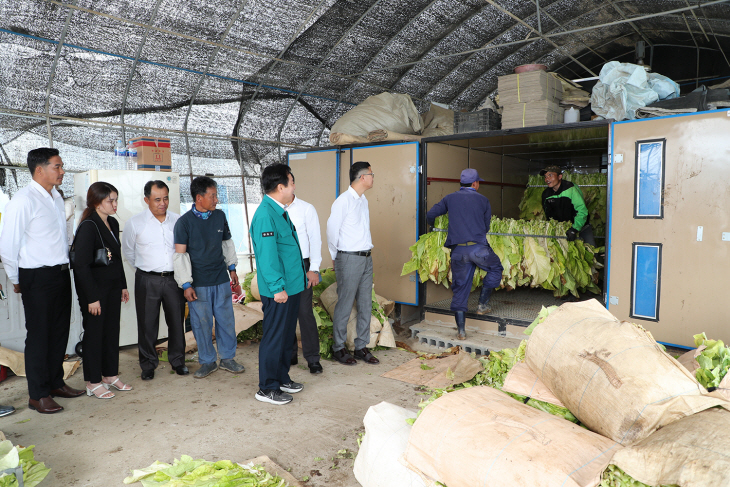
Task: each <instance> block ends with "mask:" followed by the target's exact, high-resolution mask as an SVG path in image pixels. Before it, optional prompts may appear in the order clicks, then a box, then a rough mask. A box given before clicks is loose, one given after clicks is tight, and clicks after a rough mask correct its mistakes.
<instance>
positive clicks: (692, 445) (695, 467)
mask: <svg viewBox="0 0 730 487" xmlns="http://www.w3.org/2000/svg"><path fill="white" fill-rule="evenodd" d="M729 433H730V412H728V411H725V410H723V409H710V410H708V411H703V412H701V413H697V414H694V415H692V416H689V417H687V418H684V419H680V420H679V421H676V422H674V423H672V424H670V425H668V426H665V427H664V428H662V429H660V430H659V431H657V432H655V433H652V434H651V435H649V436H647V437H646V438H644V439H643V440H641V441H640V442H638V443H636V444H634V445H632V446H630V447H627V448H624V449H622V450H620V451H619V452H617V453H616V455H615V456H614V457H613V459H612V460H611V463H613V464H615V465H617V466H618V467H619V468H621V469H622V470H624V471H625V472H626V473H628V474H629V475H631V476H632V477H633V478H634V479H636V480H638V481H640V482H643V483H645V484H648V485H660V484H661V485H666V484H670V485H675V484H676V485H679V486H681V487H709V486H712V487H730V434H729Z"/></svg>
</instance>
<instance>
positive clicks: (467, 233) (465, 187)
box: [426, 169, 502, 340]
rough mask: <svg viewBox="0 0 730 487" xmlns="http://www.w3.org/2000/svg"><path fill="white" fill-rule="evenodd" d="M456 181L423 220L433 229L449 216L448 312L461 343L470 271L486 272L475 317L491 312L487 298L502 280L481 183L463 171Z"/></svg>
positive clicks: (473, 173)
mask: <svg viewBox="0 0 730 487" xmlns="http://www.w3.org/2000/svg"><path fill="white" fill-rule="evenodd" d="M460 181H461V188H460V189H459V191H456V192H455V193H451V194H447V195H446V196H444V198H443V199H442V200H441V201H439V202H438V203H436V204H435V205H433V208H431V209H430V210H429V211H428V214H427V215H426V217H427V218H428V223H429V225H433V223H434V221H435V220H436V217H437V216H441V215H444V214H446V213H448V214H449V232H448V235H447V237H446V244H445V247H448V248H449V249H451V289H452V291H453V292H454V298H453V299H452V300H451V310H452V311H453V312H454V316H455V318H456V328H457V335H456V337H457V338H458V339H459V340H463V339H465V338H466V330H465V328H464V324H465V321H466V316H465V314H466V311H467V309H468V300H469V292H471V284H472V280H473V279H474V271H475V270H476V268H477V267H479V268H480V269H484V270H485V271H487V275H486V276H484V282H483V286H482V292H481V295H480V296H479V306H478V307H477V314H480V315H484V314H487V313H489V312H491V311H492V310H491V308H490V307H489V298H490V297H491V296H492V291H493V290H494V288H496V287H497V286H499V283H500V281H501V280H502V264H501V263H500V261H499V257H497V255H496V254H495V253H494V251H493V250H492V248H491V247H490V246H489V243H487V232H488V231H489V224H490V222H491V219H492V208H491V206H490V204H489V200H488V199H487V197H486V196H483V195H481V194H479V193H477V190H478V189H479V181H484V180H483V179H481V178H480V177H479V174H478V173H477V170H476V169H464V170H463V171H461V180H460Z"/></svg>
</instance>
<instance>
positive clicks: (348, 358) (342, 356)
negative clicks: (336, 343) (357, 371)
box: [332, 348, 357, 365]
mask: <svg viewBox="0 0 730 487" xmlns="http://www.w3.org/2000/svg"><path fill="white" fill-rule="evenodd" d="M332 356H333V357H334V358H335V360H337V361H338V362H339V363H341V364H343V365H357V360H355V359H354V358H352V355H350V353H349V352H348V351H347V349H346V348H343V349H342V350H337V351H336V352H334V353H333V354H332Z"/></svg>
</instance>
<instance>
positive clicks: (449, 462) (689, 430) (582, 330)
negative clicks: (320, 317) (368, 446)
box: [355, 300, 730, 487]
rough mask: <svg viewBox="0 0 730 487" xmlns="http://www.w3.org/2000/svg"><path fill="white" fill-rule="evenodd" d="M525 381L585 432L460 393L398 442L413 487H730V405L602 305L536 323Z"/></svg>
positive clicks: (479, 391)
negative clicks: (623, 479)
mask: <svg viewBox="0 0 730 487" xmlns="http://www.w3.org/2000/svg"><path fill="white" fill-rule="evenodd" d="M527 368H529V370H527ZM514 369H515V370H517V366H515V368H514ZM518 373H519V374H521V375H522V376H523V379H524V376H525V375H529V374H532V378H531V379H530V378H528V379H527V380H523V383H524V385H523V386H522V387H523V390H521V391H518V392H519V393H520V394H521V395H528V396H529V395H531V391H541V392H540V395H541V397H542V398H543V400H549V398H550V397H552V398H553V402H555V403H559V404H562V405H564V406H565V407H567V408H568V409H569V410H570V411H571V412H572V413H573V414H574V415H575V417H577V418H578V419H579V420H580V422H581V423H582V425H583V426H584V427H585V428H584V427H581V426H578V425H576V424H574V423H571V422H569V421H566V420H564V419H562V418H561V417H558V416H554V415H551V414H548V413H545V412H542V411H539V410H537V409H534V408H531V407H528V406H526V405H524V404H522V403H521V402H518V401H516V400H515V399H513V398H512V397H510V396H508V395H507V394H505V393H504V392H501V391H499V390H495V389H492V388H489V387H484V386H480V387H471V388H466V389H461V390H458V391H455V392H450V393H448V394H445V395H443V396H441V397H440V398H438V399H436V400H435V401H434V402H432V403H431V404H429V405H428V406H426V407H425V409H424V410H423V411H422V413H421V415H420V416H419V417H418V419H417V421H416V422H415V423H414V425H413V426H412V428H411V431H410V432H407V431H404V430H402V429H399V432H398V438H401V440H400V441H393V442H392V443H391V450H392V449H393V448H396V447H398V445H400V446H399V447H398V448H396V449H398V451H391V452H390V453H391V456H395V457H397V459H398V462H399V464H400V465H405V466H407V467H408V468H409V469H410V471H411V472H414V473H417V474H418V476H419V478H420V481H421V482H422V484H418V483H412V485H429V486H431V485H436V482H441V483H442V484H445V485H449V486H460V485H463V486H503V485H529V486H533V487H537V486H545V487H552V486H576V487H577V486H580V487H594V486H597V485H599V484H601V482H602V476H605V475H607V472H609V471H610V469H607V467H608V466H609V465H611V464H612V465H616V466H617V467H619V468H620V469H622V470H623V471H624V472H626V473H627V474H628V475H630V476H631V477H633V479H634V480H637V481H639V482H643V483H645V484H647V485H650V486H659V485H678V486H682V487H699V486H730V411H727V410H726V409H727V408H729V407H730V403H728V402H727V401H725V400H723V399H722V398H720V397H713V396H710V395H708V394H707V391H706V390H705V389H704V388H703V387H702V386H701V385H700V384H699V383H698V382H697V380H696V379H695V378H694V376H693V375H692V373H691V372H689V371H688V370H687V369H686V368H685V367H683V366H682V365H681V364H680V363H679V362H678V361H677V360H675V359H674V358H672V357H671V356H670V355H669V354H667V353H666V352H665V351H664V350H663V348H662V347H661V346H660V345H659V344H657V343H656V341H655V340H654V339H653V337H652V336H651V334H650V333H649V332H647V331H646V330H644V329H643V328H642V327H640V326H637V325H635V324H632V323H628V322H622V321H619V320H618V319H616V318H615V317H614V316H613V315H611V314H610V313H609V312H608V311H607V310H606V309H605V308H604V307H603V306H601V305H600V304H599V303H598V302H597V301H595V300H591V301H586V302H581V303H569V304H565V305H563V306H561V307H560V308H558V309H557V310H555V311H554V312H552V313H551V314H550V315H549V316H548V317H547V318H546V319H545V321H544V322H543V323H541V324H539V325H537V326H536V327H535V328H534V330H533V331H532V335H531V336H530V338H529V340H528V342H527V348H526V352H525V362H524V366H522V367H520V372H518ZM507 382H509V377H508V380H507V381H505V390H506V389H507ZM513 392H515V391H513ZM586 428H587V429H586ZM406 433H407V434H408V441H407V444H406V445H405V446H403V441H402V437H403V436H404V435H405V434H406ZM368 434H369V433H368V432H366V439H367V435H368ZM367 458H368V457H367V455H366V456H364V457H363V459H362V460H361V461H362V462H365V461H366V460H367ZM390 465H391V467H392V469H394V470H397V468H396V466H394V465H393V463H392V460H391V461H390ZM611 468H614V467H611ZM370 470H372V469H370ZM363 471H365V469H364V465H360V466H359V467H358V465H357V464H356V469H355V474H356V477H357V478H358V480H359V481H360V482H361V484H362V485H363V486H364V487H370V485H385V484H376V483H364V482H363V480H366V481H367V480H368V478H373V477H374V474H372V473H371V474H370V476H369V477H368V478H366V477H364V476H363V480H361V477H359V476H358V472H363ZM400 474H401V475H405V474H404V473H403V471H400ZM607 482H608V479H605V478H604V479H603V484H601V485H616V484H609V483H607ZM405 485H408V484H405ZM621 485H624V484H621ZM632 485H634V484H632Z"/></svg>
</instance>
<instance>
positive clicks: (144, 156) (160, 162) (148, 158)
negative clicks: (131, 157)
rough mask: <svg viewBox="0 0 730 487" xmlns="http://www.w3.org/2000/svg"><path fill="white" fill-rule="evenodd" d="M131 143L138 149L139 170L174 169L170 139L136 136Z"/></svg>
mask: <svg viewBox="0 0 730 487" xmlns="http://www.w3.org/2000/svg"><path fill="white" fill-rule="evenodd" d="M129 143H130V144H132V147H135V148H136V149H137V170H138V171H172V153H171V152H170V139H163V138H160V137H135V138H134V139H129Z"/></svg>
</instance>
